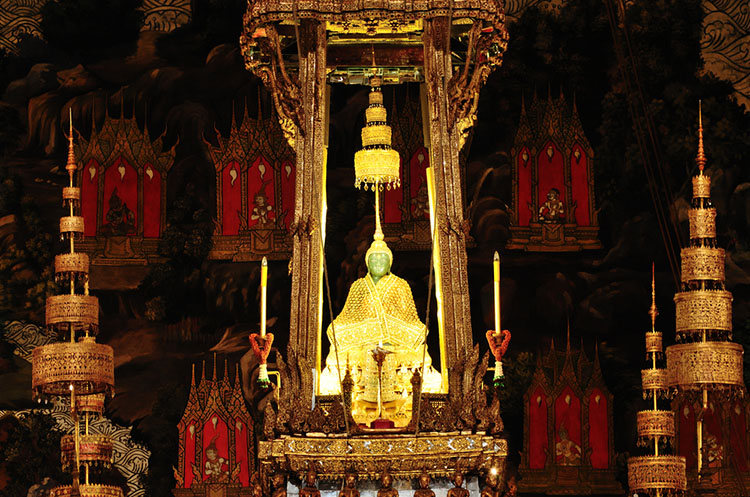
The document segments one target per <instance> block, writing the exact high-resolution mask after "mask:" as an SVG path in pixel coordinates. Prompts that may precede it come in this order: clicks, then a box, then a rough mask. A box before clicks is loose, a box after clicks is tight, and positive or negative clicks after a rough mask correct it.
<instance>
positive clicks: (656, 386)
mask: <svg viewBox="0 0 750 497" xmlns="http://www.w3.org/2000/svg"><path fill="white" fill-rule="evenodd" d="M641 386H642V387H643V389H644V390H664V389H666V388H667V370H666V369H641Z"/></svg>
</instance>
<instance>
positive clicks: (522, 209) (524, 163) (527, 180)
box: [516, 147, 546, 226]
mask: <svg viewBox="0 0 750 497" xmlns="http://www.w3.org/2000/svg"><path fill="white" fill-rule="evenodd" d="M524 157H526V160H524ZM517 160H518V196H517V198H518V205H517V206H516V213H517V214H518V225H519V226H528V225H529V222H530V221H531V212H532V210H533V211H534V212H536V210H537V209H536V208H534V206H533V205H532V206H531V209H529V204H531V162H532V161H531V152H529V149H528V148H526V147H523V149H521V151H520V152H519V153H518V158H517ZM545 198H546V197H545Z"/></svg>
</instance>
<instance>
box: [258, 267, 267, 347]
mask: <svg viewBox="0 0 750 497" xmlns="http://www.w3.org/2000/svg"><path fill="white" fill-rule="evenodd" d="M267 283H268V260H266V258H265V257H264V258H263V261H262V262H261V266H260V336H261V338H265V337H266V290H267V288H268V285H267Z"/></svg>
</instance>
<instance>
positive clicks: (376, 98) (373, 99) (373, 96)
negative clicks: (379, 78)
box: [370, 91, 383, 105]
mask: <svg viewBox="0 0 750 497" xmlns="http://www.w3.org/2000/svg"><path fill="white" fill-rule="evenodd" d="M370 104H381V105H382V104H383V92H380V91H371V92H370Z"/></svg>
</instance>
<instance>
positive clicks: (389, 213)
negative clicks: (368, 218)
mask: <svg viewBox="0 0 750 497" xmlns="http://www.w3.org/2000/svg"><path fill="white" fill-rule="evenodd" d="M399 160H400V163H401V171H403V170H404V158H403V157H401V158H400V159H399ZM381 202H382V204H383V205H382V208H383V213H382V215H383V222H384V223H400V222H401V207H402V206H403V204H404V190H403V189H401V188H393V187H391V189H390V190H389V189H388V188H383V193H382V195H381Z"/></svg>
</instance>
